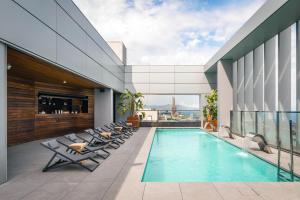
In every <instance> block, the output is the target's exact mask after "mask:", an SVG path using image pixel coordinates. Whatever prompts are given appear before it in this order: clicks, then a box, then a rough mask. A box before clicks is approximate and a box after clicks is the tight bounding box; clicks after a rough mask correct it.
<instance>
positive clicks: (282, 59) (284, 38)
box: [278, 27, 292, 149]
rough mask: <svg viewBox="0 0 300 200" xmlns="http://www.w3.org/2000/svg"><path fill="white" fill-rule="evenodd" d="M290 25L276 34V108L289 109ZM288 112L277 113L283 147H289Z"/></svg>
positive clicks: (280, 109)
mask: <svg viewBox="0 0 300 200" xmlns="http://www.w3.org/2000/svg"><path fill="white" fill-rule="evenodd" d="M291 36H292V35H291V27H289V28H287V29H285V30H284V31H282V32H280V33H279V34H278V110H279V111H290V110H291V86H292V85H291V75H292V74H291V70H292V68H291V50H292V47H291ZM289 116H290V114H287V113H279V138H280V140H281V145H282V147H283V148H287V149H289V148H290V139H289V138H290V137H289V133H290V129H289V119H290V117H289Z"/></svg>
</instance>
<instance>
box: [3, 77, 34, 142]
mask: <svg viewBox="0 0 300 200" xmlns="http://www.w3.org/2000/svg"><path fill="white" fill-rule="evenodd" d="M7 83H8V88H7V123H8V126H7V129H8V130H7V142H8V144H17V143H24V142H28V141H31V140H32V138H33V137H34V116H35V112H34V107H35V99H34V97H35V96H34V95H35V91H34V83H33V82H31V81H26V80H23V79H19V78H13V77H10V76H8V79H7Z"/></svg>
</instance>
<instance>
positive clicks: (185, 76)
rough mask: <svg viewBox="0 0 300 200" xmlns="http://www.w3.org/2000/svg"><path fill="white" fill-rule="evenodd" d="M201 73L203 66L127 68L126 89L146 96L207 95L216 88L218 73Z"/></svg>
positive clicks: (135, 66)
mask: <svg viewBox="0 0 300 200" xmlns="http://www.w3.org/2000/svg"><path fill="white" fill-rule="evenodd" d="M185 67H187V68H186V69H185ZM184 69H185V71H184ZM201 71H203V66H181V65H179V66H177V65H175V66H174V65H169V66H168V65H162V66H161V65H151V66H150V65H149V66H145V65H144V66H139V65H134V66H126V67H125V83H126V84H125V88H128V89H131V90H132V91H141V92H143V93H145V94H152V93H153V94H207V93H209V92H210V91H211V90H212V89H214V88H216V84H217V80H216V79H217V77H216V73H206V74H205V73H202V72H201ZM147 88H148V89H147Z"/></svg>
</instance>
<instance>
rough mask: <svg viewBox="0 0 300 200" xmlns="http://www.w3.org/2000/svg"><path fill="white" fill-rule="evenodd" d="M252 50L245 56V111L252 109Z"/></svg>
mask: <svg viewBox="0 0 300 200" xmlns="http://www.w3.org/2000/svg"><path fill="white" fill-rule="evenodd" d="M253 109H254V104H253V51H251V52H250V53H248V54H247V55H246V56H245V111H253Z"/></svg>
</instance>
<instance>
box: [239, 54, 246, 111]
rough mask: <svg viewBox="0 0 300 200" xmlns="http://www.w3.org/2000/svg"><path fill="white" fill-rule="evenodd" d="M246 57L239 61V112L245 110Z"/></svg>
mask: <svg viewBox="0 0 300 200" xmlns="http://www.w3.org/2000/svg"><path fill="white" fill-rule="evenodd" d="M244 67H245V66H244V57H242V58H240V59H239V60H238V64H237V105H238V110H241V111H243V110H244V109H245V98H244V97H245V96H244V94H245V89H244V88H245V86H244V80H245V70H244Z"/></svg>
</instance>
